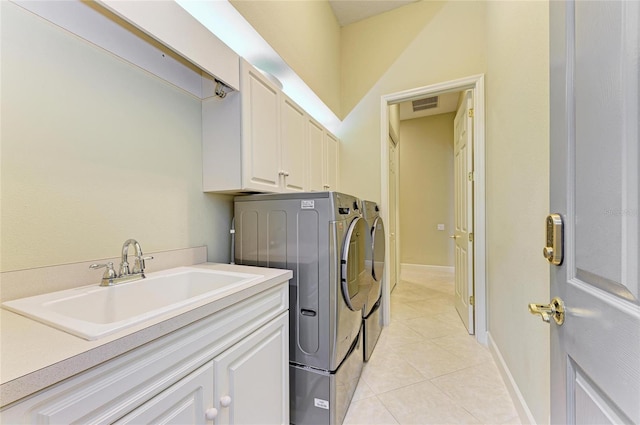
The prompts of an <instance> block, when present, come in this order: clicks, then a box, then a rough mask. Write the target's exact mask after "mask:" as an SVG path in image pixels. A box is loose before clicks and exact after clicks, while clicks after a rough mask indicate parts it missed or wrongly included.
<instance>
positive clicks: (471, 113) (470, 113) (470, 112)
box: [469, 108, 473, 118]
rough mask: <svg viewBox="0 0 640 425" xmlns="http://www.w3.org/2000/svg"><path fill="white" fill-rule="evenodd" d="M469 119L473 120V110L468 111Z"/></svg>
mask: <svg viewBox="0 0 640 425" xmlns="http://www.w3.org/2000/svg"><path fill="white" fill-rule="evenodd" d="M469 118H473V108H471V109H469Z"/></svg>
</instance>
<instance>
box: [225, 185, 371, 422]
mask: <svg viewBox="0 0 640 425" xmlns="http://www.w3.org/2000/svg"><path fill="white" fill-rule="evenodd" d="M359 209H360V202H359V200H358V199H357V198H355V197H353V196H350V195H346V194H341V193H337V192H313V193H292V194H270V195H249V196H242V197H237V198H236V199H235V223H236V246H235V262H236V263H237V264H246V265H257V266H263V267H276V268H284V269H289V270H292V271H293V278H292V279H291V281H290V284H289V318H290V331H289V334H290V344H289V356H290V358H289V360H290V379H291V406H290V407H291V422H292V423H296V424H305V423H327V424H333V423H341V422H342V420H343V418H344V415H345V414H346V409H347V408H348V406H349V403H350V400H351V397H352V396H353V391H355V385H353V386H352V385H348V384H345V382H355V383H356V384H357V380H358V378H359V376H360V371H361V369H362V364H363V357H362V356H363V354H362V347H361V344H362V341H361V321H362V311H361V308H362V306H363V305H364V303H365V300H366V299H367V294H368V293H369V291H370V284H371V279H370V276H371V275H370V270H369V269H368V268H367V267H365V255H366V251H365V247H366V245H367V243H366V241H365V237H366V234H367V232H366V226H364V222H363V220H362V218H361V214H360V211H359ZM356 357H357V358H356ZM312 418H315V419H312ZM325 420H326V422H325Z"/></svg>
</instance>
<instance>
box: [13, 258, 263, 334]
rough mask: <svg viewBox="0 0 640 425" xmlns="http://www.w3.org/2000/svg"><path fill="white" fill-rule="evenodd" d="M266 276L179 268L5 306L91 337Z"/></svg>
mask: <svg viewBox="0 0 640 425" xmlns="http://www.w3.org/2000/svg"><path fill="white" fill-rule="evenodd" d="M262 277H263V276H262V275H257V274H248V273H236V272H227V271H219V270H210V269H205V268H196V267H179V268H175V269H169V270H164V271H161V272H155V273H149V274H148V275H147V277H146V279H141V280H136V281H132V282H126V283H121V284H118V285H115V286H98V285H97V284H96V285H91V286H83V287H80V288H74V289H67V290H64V291H58V292H51V293H48V294H42V295H36V296H34V297H28V298H21V299H18V300H13V301H7V302H4V303H3V304H2V306H3V307H4V308H6V309H8V310H11V311H13V312H15V313H18V314H21V315H23V316H27V317H29V318H31V319H34V320H37V321H39V322H42V323H46V324H48V325H50V326H53V327H55V328H57V329H60V330H63V331H65V332H69V333H71V334H73V335H76V336H79V337H81V338H84V339H87V340H95V339H99V338H102V337H104V336H106V335H109V334H112V333H114V332H117V331H119V330H122V329H125V328H128V327H130V326H133V325H135V324H138V323H140V322H143V321H145V320H148V319H151V318H153V317H156V316H159V315H161V314H164V313H168V312H171V311H173V310H176V309H178V308H182V307H185V306H189V305H191V304H195V303H196V302H198V301H200V300H203V299H205V298H209V297H214V296H216V295H219V296H222V295H224V294H226V293H228V292H232V291H233V290H235V289H236V288H238V287H239V286H241V285H244V284H246V283H249V282H251V281H254V280H256V279H259V278H262Z"/></svg>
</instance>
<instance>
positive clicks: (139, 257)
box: [89, 239, 153, 286]
mask: <svg viewBox="0 0 640 425" xmlns="http://www.w3.org/2000/svg"><path fill="white" fill-rule="evenodd" d="M131 245H133V248H134V250H135V257H136V259H135V262H134V264H133V267H130V265H129V247H130V246H131ZM145 260H153V257H151V256H149V257H145V256H144V255H143V254H142V248H140V244H139V243H138V241H136V240H135V239H127V240H126V241H125V242H124V244H122V257H121V260H120V270H119V272H118V273H116V271H115V270H114V268H113V263H112V262H109V263H106V264H92V265H90V266H89V268H91V269H101V268H103V267H104V268H106V270H105V272H104V274H103V275H102V282H100V286H113V285H117V284H118V283H123V282H131V281H133V280H138V279H144V277H145V276H144V267H145V263H144V262H145Z"/></svg>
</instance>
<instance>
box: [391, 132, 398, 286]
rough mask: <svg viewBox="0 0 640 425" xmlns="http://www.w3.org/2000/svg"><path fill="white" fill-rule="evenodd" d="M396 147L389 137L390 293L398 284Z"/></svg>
mask: <svg viewBox="0 0 640 425" xmlns="http://www.w3.org/2000/svg"><path fill="white" fill-rule="evenodd" d="M396 151H397V146H396V144H395V143H394V142H393V140H392V139H391V136H389V287H390V288H391V289H390V291H393V289H394V288H395V287H396V284H397V283H398V264H397V261H398V245H397V241H396V232H397V221H396V217H397V210H396V209H397V207H398V206H397V203H398V197H397V181H398V175H397V171H398V169H397V166H398V161H397V156H396Z"/></svg>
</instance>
